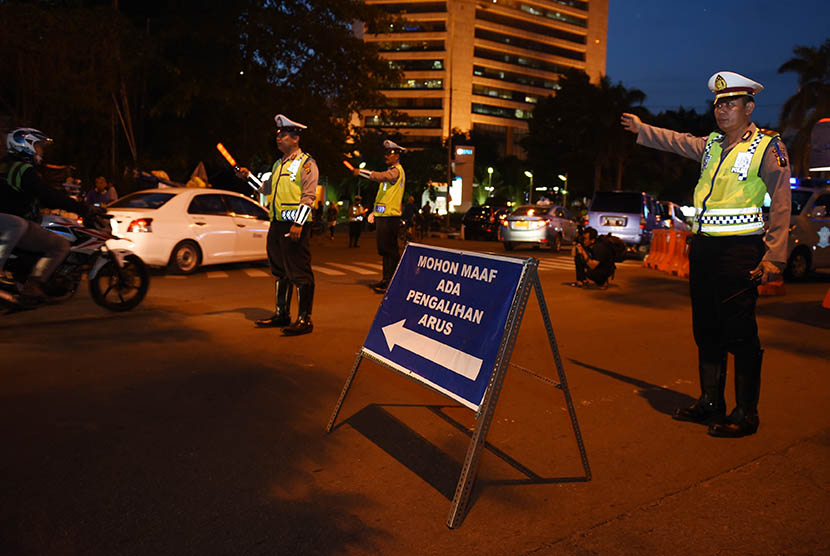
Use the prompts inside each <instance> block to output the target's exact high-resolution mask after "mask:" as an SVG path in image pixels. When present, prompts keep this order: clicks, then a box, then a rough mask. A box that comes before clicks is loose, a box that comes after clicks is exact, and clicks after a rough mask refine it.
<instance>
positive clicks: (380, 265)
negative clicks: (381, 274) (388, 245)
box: [354, 262, 383, 271]
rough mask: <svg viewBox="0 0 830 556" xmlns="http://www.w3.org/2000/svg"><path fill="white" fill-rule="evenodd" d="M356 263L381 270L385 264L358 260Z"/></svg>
mask: <svg viewBox="0 0 830 556" xmlns="http://www.w3.org/2000/svg"><path fill="white" fill-rule="evenodd" d="M354 264H359V265H360V266H366V267H369V268H373V269H375V270H377V271H381V270H383V265H382V264H375V263H358V262H356V263H354Z"/></svg>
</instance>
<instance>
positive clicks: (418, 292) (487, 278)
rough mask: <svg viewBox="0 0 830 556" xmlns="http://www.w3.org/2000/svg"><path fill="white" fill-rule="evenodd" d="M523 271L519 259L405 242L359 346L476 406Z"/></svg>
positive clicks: (369, 353)
mask: <svg viewBox="0 0 830 556" xmlns="http://www.w3.org/2000/svg"><path fill="white" fill-rule="evenodd" d="M523 270H524V260H523V259H515V258H509V257H500V256H498V255H484V254H480V253H471V252H467V251H458V250H453V249H442V248H440V247H428V246H425V245H418V244H412V243H411V244H409V245H408V246H407V248H406V251H404V254H403V257H402V258H401V262H400V264H399V265H398V269H397V270H396V271H395V276H394V277H393V279H392V281H391V283H390V284H389V287H388V289H387V291H386V295H385V297H384V298H383V301H382V302H381V305H380V308H379V309H378V312H377V314H376V315H375V320H374V322H373V323H372V328H371V329H370V330H369V335H368V336H367V337H366V341H365V342H364V343H363V351H364V352H365V353H367V354H368V355H370V356H372V357H374V358H375V359H378V360H380V361H383V362H384V363H386V364H387V365H389V366H390V367H392V368H394V369H396V370H397V371H399V372H401V373H404V374H407V375H409V376H411V377H413V378H415V379H416V380H419V381H421V382H423V383H425V384H427V385H429V386H430V387H432V388H434V389H436V390H438V391H440V392H442V393H444V394H446V395H447V396H449V397H451V398H452V399H454V400H456V401H458V402H459V403H462V404H464V405H465V406H467V407H469V408H470V409H473V410H478V408H479V406H480V405H481V402H482V399H483V397H484V393H485V391H486V390H487V385H488V383H489V382H490V375H491V373H492V372H493V368H494V366H495V362H496V357H497V355H498V353H499V346H500V345H501V341H502V336H503V335H504V332H505V327H506V324H507V317H508V314H509V312H510V306H511V305H512V303H513V298H514V297H515V295H516V291H517V288H518V285H519V281H520V279H521V276H522V272H523Z"/></svg>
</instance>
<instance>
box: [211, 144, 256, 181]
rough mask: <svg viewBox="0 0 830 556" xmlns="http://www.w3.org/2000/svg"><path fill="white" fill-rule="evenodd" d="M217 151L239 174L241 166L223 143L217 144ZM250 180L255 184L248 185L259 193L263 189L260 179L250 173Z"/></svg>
mask: <svg viewBox="0 0 830 556" xmlns="http://www.w3.org/2000/svg"><path fill="white" fill-rule="evenodd" d="M216 149H217V150H218V151H219V153H220V154H221V155H222V156H223V157H224V158H225V160H227V161H228V164H230V165H231V166H232V167H233V169H234V170H236V171H237V172H239V166H238V165H237V164H236V160H235V159H234V158H233V156H231V153H229V152H228V149H226V148H225V145H223V144H222V143H216ZM248 180H249V182H253V183H248V185H250V186H251V187H252V188H253V189H254V190H255V191H259V190H260V189H262V182H261V181H260V179H259V178H258V177H256V176H255V175H253V174H252V173H250V172H248ZM254 184H256V186H254Z"/></svg>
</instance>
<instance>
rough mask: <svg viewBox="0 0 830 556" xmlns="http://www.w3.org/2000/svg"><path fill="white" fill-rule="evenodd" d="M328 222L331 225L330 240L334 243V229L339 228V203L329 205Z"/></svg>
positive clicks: (327, 211)
mask: <svg viewBox="0 0 830 556" xmlns="http://www.w3.org/2000/svg"><path fill="white" fill-rule="evenodd" d="M326 222H327V223H328V225H329V240H331V241H334V228H335V227H336V226H337V203H335V202H331V203H329V208H328V209H327V210H326Z"/></svg>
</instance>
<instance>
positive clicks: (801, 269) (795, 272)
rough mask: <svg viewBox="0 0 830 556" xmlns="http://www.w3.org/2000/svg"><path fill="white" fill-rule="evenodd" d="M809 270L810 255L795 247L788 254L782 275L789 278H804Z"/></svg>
mask: <svg viewBox="0 0 830 556" xmlns="http://www.w3.org/2000/svg"><path fill="white" fill-rule="evenodd" d="M809 272H810V256H809V255H808V254H807V252H806V251H805V250H804V249H796V250H795V251H793V254H792V255H790V260H789V261H788V262H787V268H786V269H785V270H784V275H785V276H786V277H787V278H788V279H789V280H796V281H797V280H804V279H805V278H806V277H807V273H809Z"/></svg>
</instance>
